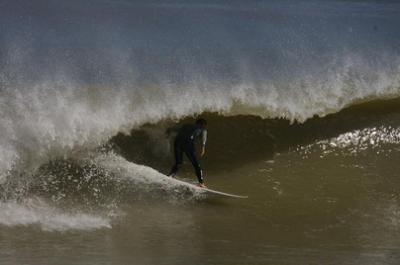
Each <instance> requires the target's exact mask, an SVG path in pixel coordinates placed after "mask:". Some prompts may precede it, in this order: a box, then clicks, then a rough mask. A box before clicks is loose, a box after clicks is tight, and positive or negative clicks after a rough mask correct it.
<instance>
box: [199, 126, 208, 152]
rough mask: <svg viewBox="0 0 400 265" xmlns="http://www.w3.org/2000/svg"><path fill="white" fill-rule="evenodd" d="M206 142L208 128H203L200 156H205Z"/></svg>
mask: <svg viewBox="0 0 400 265" xmlns="http://www.w3.org/2000/svg"><path fill="white" fill-rule="evenodd" d="M206 142H207V130H203V132H202V134H201V153H200V156H204V155H205V153H206Z"/></svg>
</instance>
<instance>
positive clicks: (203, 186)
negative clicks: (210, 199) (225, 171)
mask: <svg viewBox="0 0 400 265" xmlns="http://www.w3.org/2000/svg"><path fill="white" fill-rule="evenodd" d="M199 187H201V188H207V186H206V185H205V184H204V183H199Z"/></svg>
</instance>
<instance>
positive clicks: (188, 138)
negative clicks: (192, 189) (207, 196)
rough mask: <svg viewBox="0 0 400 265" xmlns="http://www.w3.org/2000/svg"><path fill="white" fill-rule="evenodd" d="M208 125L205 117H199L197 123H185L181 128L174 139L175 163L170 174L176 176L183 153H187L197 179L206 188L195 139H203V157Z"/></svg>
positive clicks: (201, 155)
mask: <svg viewBox="0 0 400 265" xmlns="http://www.w3.org/2000/svg"><path fill="white" fill-rule="evenodd" d="M206 127H207V121H206V120H205V119H201V118H199V119H197V120H196V122H195V124H185V125H183V126H182V128H180V129H179V131H178V134H177V136H176V137H175V141H174V155H175V164H174V165H173V167H172V169H171V172H170V173H169V174H168V176H170V177H175V175H176V173H177V172H178V170H179V168H180V167H181V166H182V162H183V153H185V154H186V156H187V158H188V159H189V161H190V162H191V163H192V165H193V167H194V170H195V172H196V176H197V180H198V181H199V186H200V187H202V188H206V185H205V184H204V179H203V171H202V170H201V167H200V164H199V161H198V159H197V156H196V149H195V141H196V140H201V152H200V157H203V156H204V155H205V153H206V142H207V130H206Z"/></svg>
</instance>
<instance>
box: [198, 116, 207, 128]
mask: <svg viewBox="0 0 400 265" xmlns="http://www.w3.org/2000/svg"><path fill="white" fill-rule="evenodd" d="M196 125H198V126H200V127H202V128H205V127H206V126H207V121H206V120H205V119H203V118H198V119H197V120H196Z"/></svg>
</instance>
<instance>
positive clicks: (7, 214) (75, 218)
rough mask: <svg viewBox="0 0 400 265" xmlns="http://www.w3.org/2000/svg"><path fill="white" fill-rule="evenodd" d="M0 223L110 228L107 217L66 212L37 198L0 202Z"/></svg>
mask: <svg viewBox="0 0 400 265" xmlns="http://www.w3.org/2000/svg"><path fill="white" fill-rule="evenodd" d="M0 224H1V225H5V226H28V225H37V226H39V227H40V228H41V229H42V230H44V231H67V230H93V229H101V228H111V221H110V219H108V218H105V217H101V216H96V215H92V214H87V213H79V212H78V213H67V212H63V211H62V210H59V209H56V208H53V207H51V206H49V205H47V204H46V203H44V202H43V201H40V200H37V199H31V200H24V201H23V202H0Z"/></svg>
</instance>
